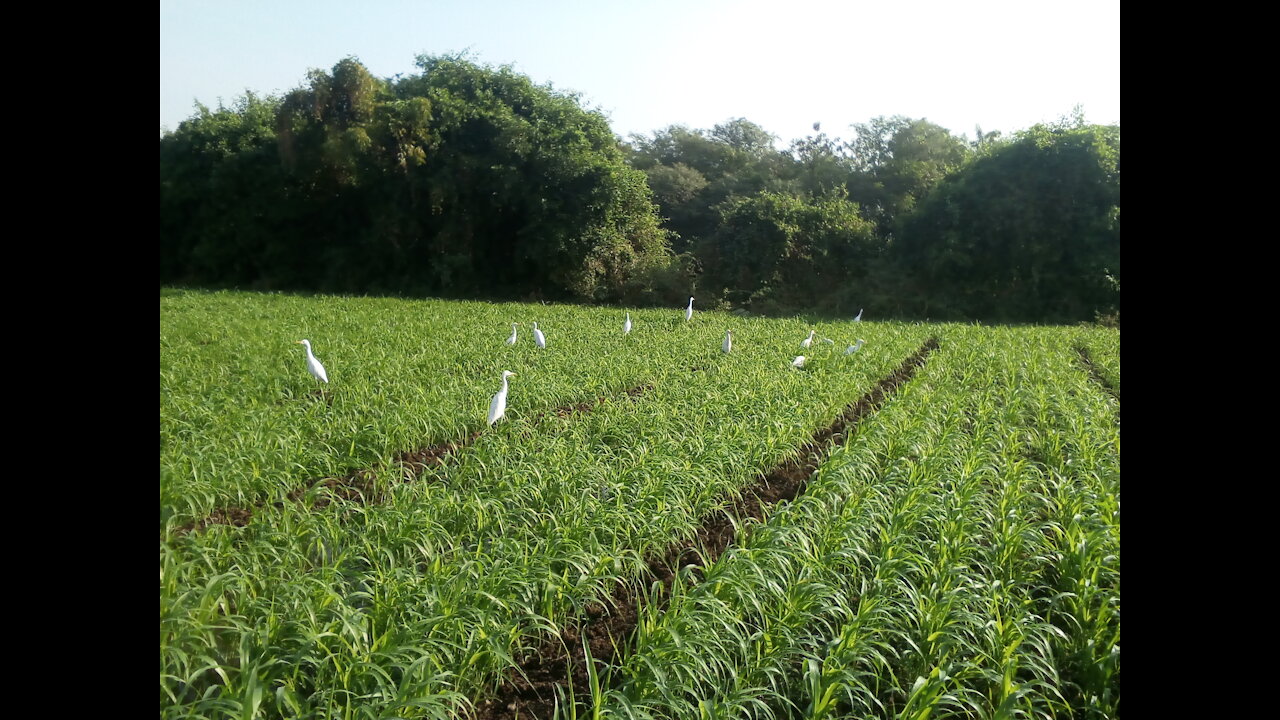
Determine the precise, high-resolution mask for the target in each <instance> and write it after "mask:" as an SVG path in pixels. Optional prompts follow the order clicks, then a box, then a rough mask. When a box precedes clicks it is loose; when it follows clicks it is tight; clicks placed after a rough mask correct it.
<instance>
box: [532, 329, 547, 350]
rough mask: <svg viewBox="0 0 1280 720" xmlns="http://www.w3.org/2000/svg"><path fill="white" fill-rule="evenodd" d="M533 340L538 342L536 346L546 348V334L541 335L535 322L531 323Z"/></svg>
mask: <svg viewBox="0 0 1280 720" xmlns="http://www.w3.org/2000/svg"><path fill="white" fill-rule="evenodd" d="M533 341H534V342H535V343H537V344H538V347H540V348H543V349H544V350H545V349H546V347H547V336H546V335H543V334H542V331H541V330H539V329H538V323H537V322H535V323H534V324H533Z"/></svg>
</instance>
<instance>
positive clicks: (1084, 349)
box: [1076, 328, 1120, 400]
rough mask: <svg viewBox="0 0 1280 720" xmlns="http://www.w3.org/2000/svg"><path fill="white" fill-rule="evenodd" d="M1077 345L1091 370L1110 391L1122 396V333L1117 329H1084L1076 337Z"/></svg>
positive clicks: (1117, 396)
mask: <svg viewBox="0 0 1280 720" xmlns="http://www.w3.org/2000/svg"><path fill="white" fill-rule="evenodd" d="M1076 347H1077V349H1078V350H1079V351H1080V352H1081V353H1082V355H1083V357H1084V359H1085V362H1086V363H1087V364H1088V366H1089V369H1090V371H1091V372H1093V373H1094V374H1096V375H1097V377H1098V380H1099V382H1101V383H1102V385H1103V387H1105V388H1106V389H1107V391H1108V392H1110V393H1111V394H1113V395H1115V396H1116V399H1117V400H1118V399H1119V398H1120V333H1119V332H1117V331H1115V330H1106V329H1102V328H1094V329H1089V330H1082V331H1080V333H1079V336H1078V337H1077V338H1076Z"/></svg>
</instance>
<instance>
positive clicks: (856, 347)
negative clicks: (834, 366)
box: [844, 338, 866, 355]
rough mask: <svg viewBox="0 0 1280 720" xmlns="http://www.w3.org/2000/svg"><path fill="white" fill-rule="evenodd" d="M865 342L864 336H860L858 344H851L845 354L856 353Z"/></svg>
mask: <svg viewBox="0 0 1280 720" xmlns="http://www.w3.org/2000/svg"><path fill="white" fill-rule="evenodd" d="M865 342H866V340H863V339H862V338H858V344H857V345H850V346H849V349H848V350H845V351H844V354H845V355H852V354H854V353H856V352H858V351H859V350H861V349H862V344H863V343H865Z"/></svg>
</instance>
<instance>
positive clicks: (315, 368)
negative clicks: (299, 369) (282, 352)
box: [298, 340, 329, 383]
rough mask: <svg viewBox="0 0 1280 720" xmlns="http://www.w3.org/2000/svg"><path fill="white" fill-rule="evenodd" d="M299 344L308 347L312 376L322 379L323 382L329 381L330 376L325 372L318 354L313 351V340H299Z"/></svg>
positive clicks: (308, 364)
mask: <svg viewBox="0 0 1280 720" xmlns="http://www.w3.org/2000/svg"><path fill="white" fill-rule="evenodd" d="M298 344H299V345H305V346H306V347H307V369H308V370H310V371H311V375H312V377H314V378H315V379H317V380H320V381H321V382H326V383H327V382H329V376H328V375H327V374H325V371H324V366H323V365H321V364H320V361H319V360H317V359H316V356H315V355H313V354H312V353H311V341H310V340H299V341H298Z"/></svg>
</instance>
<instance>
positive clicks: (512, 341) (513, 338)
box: [507, 323, 520, 345]
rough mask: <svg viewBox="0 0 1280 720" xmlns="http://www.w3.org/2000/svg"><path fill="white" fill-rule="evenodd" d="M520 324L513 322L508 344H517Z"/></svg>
mask: <svg viewBox="0 0 1280 720" xmlns="http://www.w3.org/2000/svg"><path fill="white" fill-rule="evenodd" d="M519 324H520V323H511V337H509V338H507V344H508V345H515V344H516V325H519Z"/></svg>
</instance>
